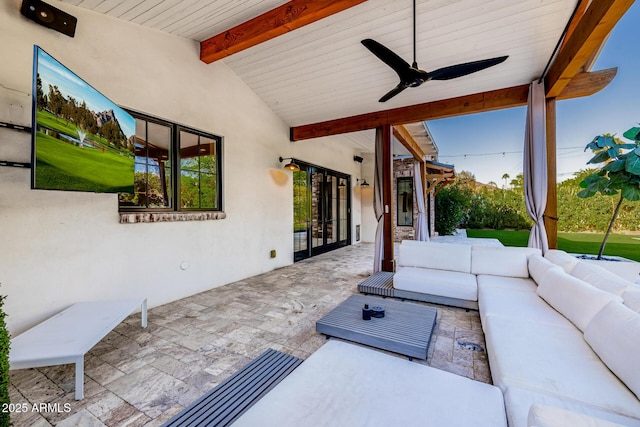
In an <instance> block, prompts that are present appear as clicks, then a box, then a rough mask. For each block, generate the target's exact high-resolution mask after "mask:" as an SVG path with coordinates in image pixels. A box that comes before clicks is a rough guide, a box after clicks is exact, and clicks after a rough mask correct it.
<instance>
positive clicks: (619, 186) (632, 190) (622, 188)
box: [578, 127, 640, 259]
mask: <svg viewBox="0 0 640 427" xmlns="http://www.w3.org/2000/svg"><path fill="white" fill-rule="evenodd" d="M623 136H624V137H625V138H626V139H629V140H631V141H633V142H631V143H628V142H623V141H621V140H620V139H618V138H616V137H615V136H614V135H609V134H606V135H599V136H596V137H595V138H594V139H593V141H591V142H590V143H589V144H587V147H586V148H585V151H586V150H587V149H590V150H591V151H593V153H594V154H595V156H593V158H592V159H591V160H589V161H588V162H587V164H594V165H602V166H600V167H599V169H598V170H597V171H596V172H595V173H593V174H591V175H589V176H587V177H586V178H585V179H584V180H582V182H580V187H582V190H581V191H580V192H579V193H578V197H580V198H583V199H584V198H587V197H592V196H594V195H596V194H597V193H600V194H604V195H606V196H616V195H619V198H618V203H617V204H616V206H615V208H614V210H613V215H612V216H611V220H610V221H609V227H608V228H607V231H606V233H605V235H604V239H603V240H602V244H601V245H600V251H599V252H598V259H601V258H602V252H604V247H605V245H606V243H607V238H608V237H609V234H610V233H611V229H612V228H613V223H614V222H615V220H616V218H617V216H618V212H619V211H620V206H621V205H622V202H623V201H624V200H629V201H632V202H637V201H638V200H640V128H638V127H633V128H631V129H629V130H628V131H626V132H625V133H624V134H623Z"/></svg>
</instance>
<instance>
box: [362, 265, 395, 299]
mask: <svg viewBox="0 0 640 427" xmlns="http://www.w3.org/2000/svg"><path fill="white" fill-rule="evenodd" d="M358 292H360V293H363V294H365V295H381V296H383V297H394V296H395V294H394V289H393V273H391V272H388V271H379V272H377V273H375V274H374V275H373V276H370V277H368V278H367V279H365V280H364V281H363V282H361V283H360V284H358Z"/></svg>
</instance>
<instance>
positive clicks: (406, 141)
mask: <svg viewBox="0 0 640 427" xmlns="http://www.w3.org/2000/svg"><path fill="white" fill-rule="evenodd" d="M393 136H395V137H396V138H397V139H398V141H400V144H402V145H403V146H404V148H406V149H407V150H408V151H409V153H411V155H412V156H413V158H414V159H416V160H418V161H420V162H422V161H424V158H425V157H426V155H425V154H424V151H422V148H420V145H418V142H417V141H416V140H415V138H414V137H413V136H412V135H411V133H410V132H409V131H408V130H407V128H406V127H404V126H403V125H396V126H394V127H393Z"/></svg>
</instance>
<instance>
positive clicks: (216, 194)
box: [119, 111, 222, 212]
mask: <svg viewBox="0 0 640 427" xmlns="http://www.w3.org/2000/svg"><path fill="white" fill-rule="evenodd" d="M130 113H131V115H133V116H134V117H135V118H136V135H135V184H134V193H133V194H120V198H119V202H120V212H130V211H133V212H136V211H152V212H172V211H194V210H206V211H220V210H222V191H221V189H222V186H221V182H220V177H221V173H220V172H221V169H220V164H221V153H222V138H221V137H220V136H216V135H212V134H208V133H205V132H201V131H197V130H194V129H189V128H186V127H183V126H180V125H177V124H175V123H170V122H167V121H164V120H159V119H156V118H153V117H148V116H144V115H141V114H139V113H135V112H131V111H130Z"/></svg>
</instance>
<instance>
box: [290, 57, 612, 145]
mask: <svg viewBox="0 0 640 427" xmlns="http://www.w3.org/2000/svg"><path fill="white" fill-rule="evenodd" d="M616 73H617V68H609V69H606V70H601V71H591V72H588V73H579V74H577V75H576V76H574V77H573V79H571V83H570V84H569V85H566V86H565V87H564V88H563V90H562V92H561V93H560V95H558V96H557V97H556V99H558V100H565V99H572V98H579V97H583V96H589V95H593V94H594V93H597V92H599V91H600V90H602V89H604V88H605V87H606V86H607V85H608V84H609V83H610V82H611V81H612V80H613V78H614V77H615V76H616ZM528 93H529V85H522V86H514V87H510V88H506V89H498V90H493V91H489V92H484V93H476V94H473V95H467V96H460V97H457V98H449V99H443V100H440V101H433V102H427V103H424V104H417V105H411V106H408V107H399V108H394V109H391V110H383V111H376V112H373V113H366V114H360V115H357V116H351V117H344V118H341V119H334V120H328V121H325V122H319V123H312V124H308V125H302V126H294V127H292V128H290V139H291V141H302V140H305V139H311V138H319V137H323V136H330V135H338V134H342V133H349V132H358V131H362V130H368V129H375V128H376V127H378V126H385V125H393V126H397V125H400V124H406V123H415V122H420V121H427V120H436V119H443V118H446V117H454V116H462V115H465V114H473V113H481V112H484V111H493V110H499V109H503V108H511V107H521V106H523V105H527V95H528Z"/></svg>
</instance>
